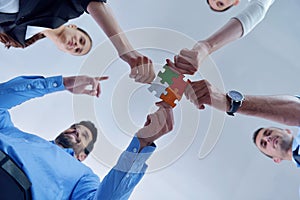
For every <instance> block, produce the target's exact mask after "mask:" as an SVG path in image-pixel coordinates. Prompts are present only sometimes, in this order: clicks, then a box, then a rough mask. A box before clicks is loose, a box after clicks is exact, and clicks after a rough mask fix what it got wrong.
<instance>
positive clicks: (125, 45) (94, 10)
mask: <svg viewBox="0 0 300 200" xmlns="http://www.w3.org/2000/svg"><path fill="white" fill-rule="evenodd" d="M87 10H88V12H89V13H90V14H91V16H92V17H93V19H94V20H95V21H96V22H97V24H98V25H99V26H100V27H101V28H102V30H103V31H104V32H105V34H106V35H107V37H109V39H110V40H111V42H112V43H113V45H114V46H115V48H116V49H117V51H118V54H119V55H122V54H123V53H125V52H128V51H131V50H133V48H132V46H131V44H130V43H129V41H128V39H127V37H126V35H125V34H124V33H123V31H122V29H121V27H120V26H119V24H118V22H117V21H116V19H115V17H114V15H113V13H112V10H111V9H110V8H109V6H108V5H106V4H105V3H103V2H90V3H89V5H88V7H87Z"/></svg>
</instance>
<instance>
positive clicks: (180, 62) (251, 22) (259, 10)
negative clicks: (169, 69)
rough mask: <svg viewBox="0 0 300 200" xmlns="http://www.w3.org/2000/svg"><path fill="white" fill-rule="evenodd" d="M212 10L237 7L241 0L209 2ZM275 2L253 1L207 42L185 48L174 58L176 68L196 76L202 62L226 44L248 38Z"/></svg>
mask: <svg viewBox="0 0 300 200" xmlns="http://www.w3.org/2000/svg"><path fill="white" fill-rule="evenodd" d="M207 3H208V4H209V5H210V8H211V9H212V10H214V11H217V12H221V11H225V10H228V9H229V8H230V7H232V6H237V5H238V4H239V0H207ZM273 3H274V0H252V1H249V4H248V5H247V7H246V8H245V9H244V10H243V11H242V12H241V13H239V14H238V15H237V16H235V17H232V18H231V19H230V20H229V21H228V22H227V23H226V24H225V25H224V26H223V27H221V28H220V29H219V30H217V31H216V32H215V33H213V34H212V35H211V36H209V37H208V38H207V39H205V40H200V41H198V42H197V43H196V44H195V45H194V46H193V48H192V49H187V48H184V49H182V50H181V51H180V53H179V54H178V55H176V56H175V57H174V62H175V65H176V68H177V70H178V71H179V72H181V73H183V74H194V73H195V72H196V71H197V70H198V68H199V66H200V65H201V63H202V61H203V60H204V59H205V58H206V57H207V56H208V55H210V54H211V53H213V52H214V51H216V50H218V49H220V48H221V47H223V46H225V45H226V44H228V43H230V42H232V41H235V40H237V39H239V38H242V37H244V36H246V35H247V34H248V33H250V32H251V30H252V29H253V28H255V27H256V26H257V25H258V24H259V22H261V21H262V20H263V19H264V17H265V15H266V13H267V12H268V10H269V8H270V6H271V5H272V4H273Z"/></svg>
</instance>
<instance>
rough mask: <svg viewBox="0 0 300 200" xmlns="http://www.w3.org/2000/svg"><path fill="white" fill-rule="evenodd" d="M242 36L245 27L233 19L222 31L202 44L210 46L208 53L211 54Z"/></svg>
mask: <svg viewBox="0 0 300 200" xmlns="http://www.w3.org/2000/svg"><path fill="white" fill-rule="evenodd" d="M242 34H243V27H242V24H241V22H240V21H239V20H237V19H234V18H233V19H230V20H229V22H227V24H225V25H224V26H223V27H222V28H221V29H219V30H218V31H217V32H215V33H214V34H213V35H211V36H210V37H209V38H207V39H206V40H204V41H202V42H204V43H205V44H206V45H207V46H208V52H209V54H211V53H213V52H214V51H216V50H218V49H220V48H221V47H223V46H225V45H226V44H228V43H230V42H232V41H235V40H237V39H239V38H240V37H241V36H242Z"/></svg>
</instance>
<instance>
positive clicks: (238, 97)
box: [228, 90, 244, 101]
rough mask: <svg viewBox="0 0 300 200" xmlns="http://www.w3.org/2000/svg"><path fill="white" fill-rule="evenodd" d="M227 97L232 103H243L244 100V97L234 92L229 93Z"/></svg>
mask: <svg viewBox="0 0 300 200" xmlns="http://www.w3.org/2000/svg"><path fill="white" fill-rule="evenodd" d="M228 96H229V97H230V98H231V99H232V100H234V101H243V100H244V96H243V95H242V94H241V93H239V92H238V91H235V90H231V91H229V92H228Z"/></svg>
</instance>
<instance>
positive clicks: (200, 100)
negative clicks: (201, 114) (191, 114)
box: [184, 80, 229, 111]
mask: <svg viewBox="0 0 300 200" xmlns="http://www.w3.org/2000/svg"><path fill="white" fill-rule="evenodd" d="M184 94H185V96H186V98H187V99H188V100H190V101H191V102H192V103H193V104H194V105H195V106H196V107H197V108H198V109H204V108H205V106H204V105H205V104H206V105H210V106H212V107H214V108H217V109H219V110H223V111H226V110H228V107H229V105H228V104H229V103H228V100H227V98H226V94H225V93H223V92H221V91H220V90H219V89H218V88H216V87H215V86H213V85H211V84H210V83H209V82H208V81H207V80H200V81H194V82H191V83H189V85H188V86H187V88H186V89H185V91H184Z"/></svg>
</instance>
